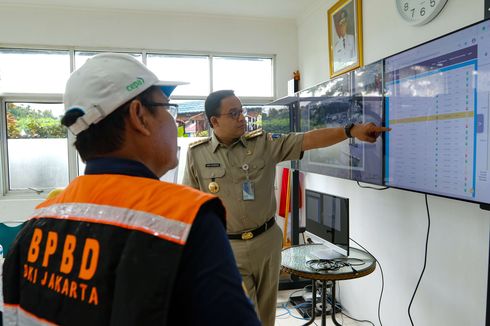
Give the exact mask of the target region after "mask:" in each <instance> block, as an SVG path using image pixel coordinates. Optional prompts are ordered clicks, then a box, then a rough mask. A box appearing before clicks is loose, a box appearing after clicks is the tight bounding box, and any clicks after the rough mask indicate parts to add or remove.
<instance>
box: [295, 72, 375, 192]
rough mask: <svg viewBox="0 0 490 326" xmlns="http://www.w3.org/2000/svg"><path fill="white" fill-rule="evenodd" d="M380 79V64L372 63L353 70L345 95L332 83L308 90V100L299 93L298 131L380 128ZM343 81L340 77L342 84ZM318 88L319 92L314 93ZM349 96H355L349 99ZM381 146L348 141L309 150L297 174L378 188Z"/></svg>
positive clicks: (337, 84) (353, 140) (342, 89)
mask: <svg viewBox="0 0 490 326" xmlns="http://www.w3.org/2000/svg"><path fill="white" fill-rule="evenodd" d="M382 75H383V70H382V64H381V63H375V64H373V65H369V66H366V67H364V68H362V69H359V70H356V72H355V73H354V74H353V76H352V77H349V78H348V79H349V81H350V80H352V81H353V85H354V87H353V88H350V87H349V89H348V91H347V90H346V86H345V83H344V82H339V81H338V80H337V79H333V80H331V81H328V82H327V83H325V84H320V85H318V86H317V89H310V90H308V95H310V96H304V93H300V96H299V107H300V112H299V113H300V130H301V131H302V132H306V131H309V130H314V129H319V128H338V127H344V126H345V125H347V124H348V123H350V122H352V123H366V122H373V123H375V124H376V125H381V124H382V122H383V97H382V93H383V92H382V86H383V85H382ZM351 78H352V79H351ZM345 79H346V78H345V77H343V79H342V81H344V80H345ZM339 85H344V86H342V87H339ZM318 88H320V89H322V90H323V91H318ZM332 90H334V91H333V92H332ZM352 92H354V93H355V95H350V94H352ZM337 94H342V95H340V96H339V95H337ZM344 94H349V95H348V96H345V95H344ZM311 95H314V96H311ZM382 144H383V143H382V138H381V137H380V138H378V140H377V141H376V142H375V143H372V144H371V143H365V142H361V141H359V140H357V139H354V138H352V139H348V140H345V141H343V142H340V143H338V144H335V145H332V146H329V147H326V148H319V149H314V150H310V151H307V152H305V153H304V157H303V159H302V160H301V162H300V170H302V171H307V172H313V173H319V174H324V175H328V176H333V177H338V178H345V179H351V180H356V181H361V182H368V183H372V184H378V185H381V184H383V145H382Z"/></svg>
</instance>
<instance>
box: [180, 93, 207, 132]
mask: <svg viewBox="0 0 490 326" xmlns="http://www.w3.org/2000/svg"><path fill="white" fill-rule="evenodd" d="M171 102H172V103H177V104H178V105H179V113H178V114H177V127H178V135H179V137H207V136H208V135H209V132H208V128H209V124H208V119H207V118H206V114H205V113H204V101H203V100H188V101H182V100H181V101H177V100H172V101H171Z"/></svg>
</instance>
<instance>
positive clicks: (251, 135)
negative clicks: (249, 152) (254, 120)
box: [245, 128, 264, 139]
mask: <svg viewBox="0 0 490 326" xmlns="http://www.w3.org/2000/svg"><path fill="white" fill-rule="evenodd" d="M263 133H264V131H263V130H262V128H260V129H257V130H254V131H251V132H248V133H246V134H245V139H251V138H255V137H258V136H261V135H262V134H263Z"/></svg>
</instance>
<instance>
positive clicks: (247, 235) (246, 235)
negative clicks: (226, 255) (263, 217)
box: [242, 232, 254, 240]
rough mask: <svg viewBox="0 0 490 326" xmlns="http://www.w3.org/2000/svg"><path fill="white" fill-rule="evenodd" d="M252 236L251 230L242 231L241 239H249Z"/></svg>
mask: <svg viewBox="0 0 490 326" xmlns="http://www.w3.org/2000/svg"><path fill="white" fill-rule="evenodd" d="M253 237H254V234H253V233H252V232H243V233H242V240H250V239H252V238H253Z"/></svg>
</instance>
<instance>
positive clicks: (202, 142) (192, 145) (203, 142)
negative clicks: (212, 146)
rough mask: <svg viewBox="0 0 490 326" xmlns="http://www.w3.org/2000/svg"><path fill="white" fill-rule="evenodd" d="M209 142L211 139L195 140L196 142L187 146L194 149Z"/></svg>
mask: <svg viewBox="0 0 490 326" xmlns="http://www.w3.org/2000/svg"><path fill="white" fill-rule="evenodd" d="M210 140H211V137H207V138H204V139H199V140H197V141H195V142H193V143H190V144H189V148H194V147H196V146H199V145H201V144H205V143H207V142H209V141H210Z"/></svg>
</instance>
